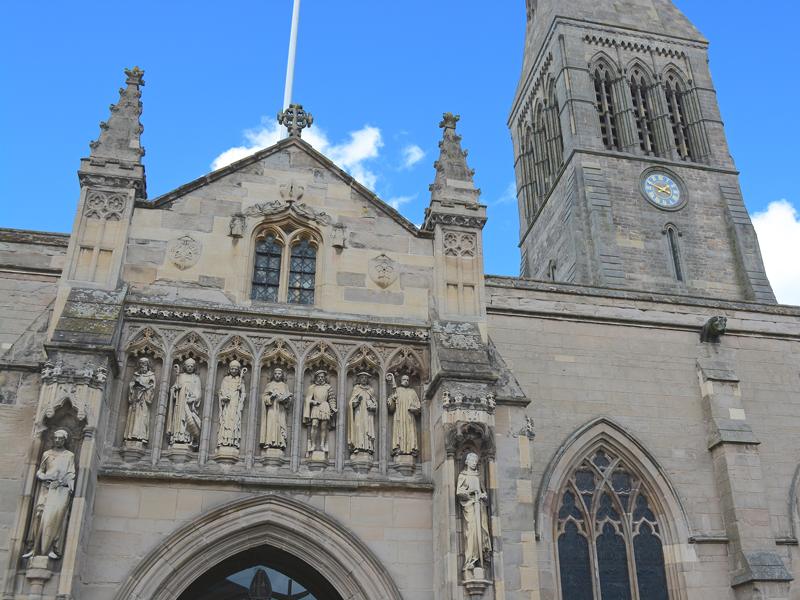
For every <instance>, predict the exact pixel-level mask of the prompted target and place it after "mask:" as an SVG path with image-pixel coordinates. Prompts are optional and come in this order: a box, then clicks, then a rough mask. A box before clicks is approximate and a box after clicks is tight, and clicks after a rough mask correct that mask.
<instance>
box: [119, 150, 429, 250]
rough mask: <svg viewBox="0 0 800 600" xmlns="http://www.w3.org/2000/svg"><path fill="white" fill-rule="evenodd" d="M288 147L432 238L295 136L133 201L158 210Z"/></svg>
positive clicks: (412, 229) (417, 233)
mask: <svg viewBox="0 0 800 600" xmlns="http://www.w3.org/2000/svg"><path fill="white" fill-rule="evenodd" d="M292 146H295V147H299V148H300V149H301V150H303V151H304V152H306V153H307V154H309V155H311V156H312V157H313V158H314V159H315V160H317V161H318V162H319V163H320V166H324V167H326V168H328V169H330V170H332V171H333V172H334V173H335V174H336V176H337V177H339V178H340V179H342V181H344V182H345V183H346V184H348V185H351V186H353V187H355V188H356V190H357V191H358V192H359V193H360V194H361V195H362V196H364V197H365V198H366V199H367V200H370V201H371V202H373V203H374V204H376V205H377V207H378V208H379V209H380V210H382V211H383V212H385V213H386V214H387V215H388V216H389V217H391V218H392V219H394V221H395V222H397V224H398V225H400V226H401V227H403V228H404V229H406V230H407V231H408V232H409V233H413V234H414V235H415V236H417V237H423V238H426V237H432V234H429V233H428V232H425V231H421V230H420V229H418V228H417V227H416V226H415V225H414V224H413V223H412V222H411V221H409V220H408V219H406V218H405V217H404V216H403V215H401V214H400V213H399V212H398V211H397V210H395V209H394V208H392V207H391V206H389V205H388V204H386V202H384V201H383V200H381V199H380V198H378V196H376V195H375V192H373V191H372V190H370V189H369V188H367V187H366V186H364V185H363V184H361V183H359V182H358V181H357V180H356V179H355V178H354V177H353V176H352V175H350V174H349V173H347V172H346V171H344V170H343V169H342V168H340V167H338V166H337V165H336V164H335V163H334V162H333V161H332V160H331V159H329V158H328V157H327V156H325V155H324V154H322V153H321V152H319V151H318V150H316V149H315V148H314V147H313V146H312V145H311V144H309V143H308V142H306V141H304V140H303V139H302V138H296V137H289V138H286V139H284V140H280V141H279V142H278V143H277V144H274V145H272V146H270V147H269V148H264V149H263V150H259V151H258V152H256V153H254V154H251V155H250V156H247V157H245V158H242V159H241V160H237V161H236V162H234V163H231V164H229V165H228V166H226V167H222V168H221V169H217V170H216V171H212V172H211V173H208V174H207V175H203V176H202V177H199V178H197V179H195V180H194V181H190V182H189V183H185V184H183V185H182V186H180V187H177V188H175V189H174V190H172V191H170V192H167V193H166V194H162V195H161V196H159V197H158V198H155V199H154V200H136V205H135V206H136V208H150V209H155V208H162V207H165V206H167V205H169V204H170V203H172V202H173V201H174V200H177V199H178V198H181V197H183V196H185V195H187V194H189V193H191V192H193V191H194V190H196V189H198V188H201V187H203V186H204V185H208V184H210V183H214V182H215V181H217V180H219V179H222V178H223V177H226V176H228V175H231V174H233V173H236V172H237V171H239V170H240V169H243V168H245V167H248V166H250V165H252V164H253V163H256V162H258V161H260V160H263V159H264V158H266V157H268V156H271V155H273V154H275V153H277V152H280V151H282V150H285V149H287V148H290V147H292Z"/></svg>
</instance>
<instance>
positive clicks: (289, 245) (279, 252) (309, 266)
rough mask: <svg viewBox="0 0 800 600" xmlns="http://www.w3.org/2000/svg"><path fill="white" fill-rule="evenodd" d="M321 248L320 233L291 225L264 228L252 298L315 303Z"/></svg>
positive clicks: (255, 261) (255, 262)
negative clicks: (318, 254) (318, 255)
mask: <svg viewBox="0 0 800 600" xmlns="http://www.w3.org/2000/svg"><path fill="white" fill-rule="evenodd" d="M318 248H319V242H318V239H317V236H315V235H314V234H312V233H311V232H309V231H308V230H305V229H300V228H297V229H296V228H295V227H294V226H292V225H291V224H283V225H281V226H269V227H267V228H266V229H264V230H263V231H262V232H261V233H260V234H259V235H258V236H257V237H256V242H255V248H254V258H253V276H252V280H251V290H250V298H251V299H253V300H260V301H263V302H289V303H291V304H307V305H313V304H314V288H315V285H316V278H317V249H318Z"/></svg>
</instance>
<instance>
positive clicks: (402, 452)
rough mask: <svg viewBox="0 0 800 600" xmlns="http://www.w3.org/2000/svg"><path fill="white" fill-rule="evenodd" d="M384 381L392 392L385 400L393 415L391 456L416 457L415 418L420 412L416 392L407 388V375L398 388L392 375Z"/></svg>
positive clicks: (408, 383) (417, 446) (401, 379)
mask: <svg viewBox="0 0 800 600" xmlns="http://www.w3.org/2000/svg"><path fill="white" fill-rule="evenodd" d="M386 379H387V380H388V381H389V383H390V384H391V385H392V389H393V390H394V391H393V392H392V395H391V396H389V399H388V400H387V403H388V405H389V412H391V413H394V421H393V425H392V456H417V454H419V442H418V439H419V435H418V433H417V416H419V414H420V411H421V410H422V403H421V402H420V401H419V396H417V392H415V391H414V390H413V389H411V388H410V387H409V386H410V385H411V380H410V379H409V377H408V375H403V376H402V377H401V378H400V387H399V388H398V387H397V382H396V381H395V379H394V375H392V374H391V373H389V374H388V375H387V376H386Z"/></svg>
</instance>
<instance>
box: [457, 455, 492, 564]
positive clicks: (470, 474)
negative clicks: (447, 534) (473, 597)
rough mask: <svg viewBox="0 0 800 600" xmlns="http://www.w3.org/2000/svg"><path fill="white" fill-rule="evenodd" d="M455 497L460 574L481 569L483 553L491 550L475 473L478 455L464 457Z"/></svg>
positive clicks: (482, 491) (484, 502) (479, 480)
mask: <svg viewBox="0 0 800 600" xmlns="http://www.w3.org/2000/svg"><path fill="white" fill-rule="evenodd" d="M456 497H457V498H458V501H459V503H460V504H461V515H462V528H461V530H462V535H463V536H464V571H473V570H474V569H475V568H476V567H479V568H481V569H483V568H484V556H483V555H484V553H485V552H490V551H491V549H492V544H491V539H490V537H489V517H488V514H487V501H488V496H487V495H486V488H485V487H484V485H483V481H482V478H481V474H480V473H479V472H478V455H477V454H475V453H474V452H470V453H469V454H467V458H466V466H465V468H464V470H463V471H461V473H459V475H458V484H457V485H456Z"/></svg>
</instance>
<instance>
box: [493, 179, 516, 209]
mask: <svg viewBox="0 0 800 600" xmlns="http://www.w3.org/2000/svg"><path fill="white" fill-rule="evenodd" d="M516 201H517V183H516V182H515V181H512V182H511V183H509V184H508V187H506V189H505V191H504V192H503V194H502V195H501V196H500V197H499V198H498V199H497V200H495V201H494V202H491V205H492V206H496V205H498V204H508V203H509V202H516Z"/></svg>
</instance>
